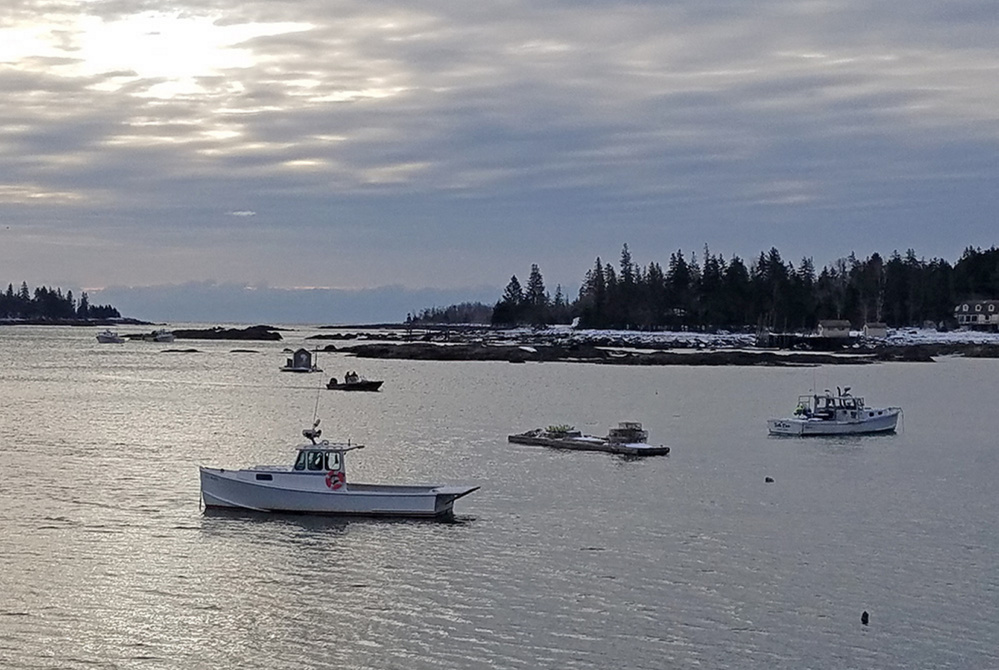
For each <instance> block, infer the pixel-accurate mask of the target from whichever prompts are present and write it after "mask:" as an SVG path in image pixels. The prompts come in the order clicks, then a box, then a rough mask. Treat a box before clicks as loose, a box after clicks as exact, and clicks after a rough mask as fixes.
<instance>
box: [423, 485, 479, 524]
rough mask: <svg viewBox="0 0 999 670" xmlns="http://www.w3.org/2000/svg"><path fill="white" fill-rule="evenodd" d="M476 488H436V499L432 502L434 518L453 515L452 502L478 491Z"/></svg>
mask: <svg viewBox="0 0 999 670" xmlns="http://www.w3.org/2000/svg"><path fill="white" fill-rule="evenodd" d="M478 490H479V487H478V486H438V487H436V488H435V489H434V492H435V493H436V494H437V498H436V500H435V502H434V516H438V517H446V516H451V515H453V514H454V501H455V500H457V499H458V498H464V497H465V496H467V495H468V494H469V493H472V492H473V491H478Z"/></svg>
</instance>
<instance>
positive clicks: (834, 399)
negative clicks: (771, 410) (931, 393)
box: [767, 386, 902, 436]
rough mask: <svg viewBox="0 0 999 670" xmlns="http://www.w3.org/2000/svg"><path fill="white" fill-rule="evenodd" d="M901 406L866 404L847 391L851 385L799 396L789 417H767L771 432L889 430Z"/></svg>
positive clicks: (848, 433)
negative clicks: (832, 390)
mask: <svg viewBox="0 0 999 670" xmlns="http://www.w3.org/2000/svg"><path fill="white" fill-rule="evenodd" d="M901 414H902V408H901V407H868V406H867V404H866V403H865V402H864V399H863V398H862V397H860V396H854V395H850V387H849V386H847V387H846V388H845V389H843V390H840V389H839V388H838V387H837V388H836V393H835V394H833V393H832V392H831V391H829V390H828V389H827V390H826V391H824V392H823V393H812V394H809V395H801V396H798V405H797V407H795V410H794V413H793V414H792V416H790V417H785V418H780V419H769V420H767V428H768V430H769V431H770V434H771V435H800V436H807V435H864V434H870V433H890V432H893V431H894V430H895V427H896V425H897V424H898V417H899V416H900V415H901Z"/></svg>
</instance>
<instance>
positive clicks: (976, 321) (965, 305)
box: [954, 300, 999, 330]
mask: <svg viewBox="0 0 999 670" xmlns="http://www.w3.org/2000/svg"><path fill="white" fill-rule="evenodd" d="M954 318H955V319H957V324H958V325H959V326H966V327H968V328H972V329H978V330H999V300H965V301H964V302H962V303H959V304H958V305H957V306H956V307H955V308H954Z"/></svg>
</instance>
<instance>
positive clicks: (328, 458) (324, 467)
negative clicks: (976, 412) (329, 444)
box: [294, 444, 343, 472]
mask: <svg viewBox="0 0 999 670" xmlns="http://www.w3.org/2000/svg"><path fill="white" fill-rule="evenodd" d="M294 469H295V470H298V471H302V470H305V471H310V472H329V471H330V470H341V469H343V455H342V450H341V449H328V448H327V449H323V448H322V447H321V446H319V445H316V446H313V445H311V444H310V445H308V446H304V447H302V448H300V449H299V451H298V458H296V459H295V466H294Z"/></svg>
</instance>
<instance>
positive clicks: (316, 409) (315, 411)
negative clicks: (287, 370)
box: [312, 349, 323, 428]
mask: <svg viewBox="0 0 999 670" xmlns="http://www.w3.org/2000/svg"><path fill="white" fill-rule="evenodd" d="M315 365H316V367H319V349H316V362H315ZM322 383H323V378H322V375H320V376H319V385H317V386H316V406H315V407H314V408H313V409H312V420H313V421H314V422H315V423H314V424H313V426H312V427H313V428H315V427H316V426H318V425H319V396H320V395H322V393H323V387H322Z"/></svg>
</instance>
